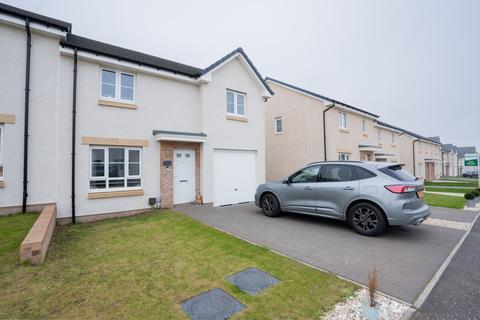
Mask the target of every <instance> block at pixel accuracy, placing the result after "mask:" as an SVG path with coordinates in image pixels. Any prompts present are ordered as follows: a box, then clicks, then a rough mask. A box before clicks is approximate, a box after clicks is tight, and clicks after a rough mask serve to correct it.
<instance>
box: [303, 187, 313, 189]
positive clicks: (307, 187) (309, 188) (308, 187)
mask: <svg viewBox="0 0 480 320" xmlns="http://www.w3.org/2000/svg"><path fill="white" fill-rule="evenodd" d="M303 190H312V188H311V187H305V188H303Z"/></svg>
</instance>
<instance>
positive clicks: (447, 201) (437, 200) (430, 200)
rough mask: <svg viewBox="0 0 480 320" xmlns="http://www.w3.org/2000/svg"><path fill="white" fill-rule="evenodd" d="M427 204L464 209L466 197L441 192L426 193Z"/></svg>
mask: <svg viewBox="0 0 480 320" xmlns="http://www.w3.org/2000/svg"><path fill="white" fill-rule="evenodd" d="M423 200H424V201H425V203H426V204H428V205H429V206H434V207H444V208H453V209H463V207H464V206H465V198H463V197H454V196H445V195H440V194H432V193H425V196H424V199H423Z"/></svg>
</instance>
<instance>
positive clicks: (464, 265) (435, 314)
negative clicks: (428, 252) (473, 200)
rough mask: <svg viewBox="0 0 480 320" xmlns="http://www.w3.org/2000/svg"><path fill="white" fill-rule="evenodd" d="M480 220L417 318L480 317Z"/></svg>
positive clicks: (421, 319) (416, 314)
mask: <svg viewBox="0 0 480 320" xmlns="http://www.w3.org/2000/svg"><path fill="white" fill-rule="evenodd" d="M479 248H480V220H479V219H477V222H476V223H475V225H474V226H473V227H472V229H471V231H470V234H469V235H468V236H467V238H466V239H465V241H464V242H463V244H462V246H461V247H460V249H459V250H458V251H457V253H456V254H455V256H454V257H453V259H452V261H451V262H450V264H449V265H448V266H447V268H446V269H445V271H444V273H443V274H442V275H441V277H440V279H439V280H438V282H437V283H436V285H435V286H434V287H433V290H432V291H431V292H430V295H429V296H428V297H427V299H426V300H425V302H424V303H423V304H422V306H421V307H420V309H418V311H417V312H416V313H415V315H414V316H413V319H414V320H430V319H432V320H433V319H435V320H437V319H438V320H441V319H445V320H447V319H448V320H455V319H480V254H479Z"/></svg>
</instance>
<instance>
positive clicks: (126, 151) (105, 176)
mask: <svg viewBox="0 0 480 320" xmlns="http://www.w3.org/2000/svg"><path fill="white" fill-rule="evenodd" d="M110 148H112V149H123V152H124V159H125V163H124V165H125V176H124V177H119V178H110V177H109V176H108V173H109V170H108V167H109V158H108V156H109V152H108V150H109V149H110ZM93 150H103V154H104V162H103V176H101V177H99V176H95V177H94V176H93V175H92V167H93V163H92V151H93ZM130 150H138V151H139V157H138V161H139V171H138V173H139V174H138V175H130V174H129V172H128V171H129V167H128V163H129V151H130ZM89 152H90V155H89V166H90V169H89V179H88V189H89V192H110V191H123V190H139V189H142V188H143V179H142V148H139V147H122V146H90V150H89ZM120 179H123V180H124V187H121V188H109V187H108V182H109V180H120ZM129 179H140V186H135V187H127V182H128V181H127V180H129ZM101 180H105V188H104V189H92V188H91V187H90V181H101Z"/></svg>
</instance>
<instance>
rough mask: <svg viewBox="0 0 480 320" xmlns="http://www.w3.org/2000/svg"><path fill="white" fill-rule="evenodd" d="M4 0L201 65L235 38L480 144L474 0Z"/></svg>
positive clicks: (261, 62) (324, 82) (283, 71)
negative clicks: (162, 0)
mask: <svg viewBox="0 0 480 320" xmlns="http://www.w3.org/2000/svg"><path fill="white" fill-rule="evenodd" d="M5 2H6V3H8V4H11V5H15V6H19V7H21V8H24V9H27V10H31V11H35V12H39V13H41V14H44V15H47V16H51V17H55V18H58V19H62V20H66V21H68V22H71V23H73V32H74V33H76V34H78V35H82V36H86V37H91V38H93V39H96V40H100V41H105V42H109V43H112V44H115V45H120V46H124V47H127V48H130V49H134V50H138V51H142V52H147V53H150V54H154V55H157V56H160V57H163V58H167V59H171V60H174V61H178V62H182V63H186V64H191V65H193V66H197V67H205V66H207V65H209V64H210V63H212V62H213V61H214V60H216V59H218V58H219V57H221V56H223V55H224V54H226V53H227V52H229V51H231V50H233V49H235V48H237V47H239V46H242V47H243V48H244V49H245V51H246V52H247V54H248V55H249V56H250V58H252V60H253V62H254V63H255V65H256V66H257V68H258V69H259V70H260V72H261V73H262V75H264V76H267V75H268V76H271V77H273V78H277V79H279V80H283V81H285V82H289V83H292V84H295V85H298V86H300V87H303V88H306V89H309V90H312V91H315V92H318V93H320V94H323V95H326V96H329V97H332V98H335V99H337V100H340V101H344V102H346V103H349V104H352V105H355V106H357V107H360V108H364V109H366V110H368V111H370V112H373V113H376V114H379V115H380V116H381V119H382V120H383V121H385V122H389V123H391V124H393V125H397V126H400V127H403V128H405V129H409V130H412V131H415V132H417V133H419V134H422V135H425V136H435V135H439V136H440V137H441V139H442V142H444V143H454V144H457V145H458V146H467V145H475V146H477V149H479V147H480V126H479V124H478V122H479V120H480V102H479V101H480V100H479V98H480V97H479V96H480V19H479V18H478V17H479V16H480V1H476V0H458V1H453V0H452V1H443V0H422V1H410V0H399V1H397V0H395V1H387V0H375V1H373V0H363V1H360V0H350V1H347V0H332V1H279V0H277V1H211V0H202V1H182V0H180V1H168V2H167V1H165V2H161V1H143V0H136V1H124V0H121V1H67V0H63V1H60V0H41V1H40V0H38V1H33V0H31V1H25V0H18V1H16V0H15V1H14V0H6V1H5Z"/></svg>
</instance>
